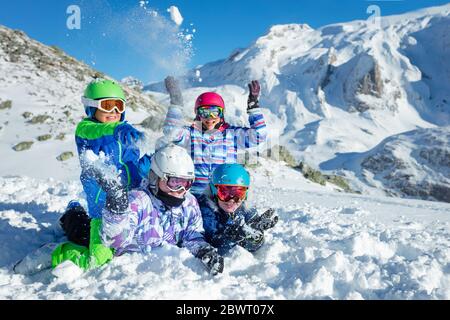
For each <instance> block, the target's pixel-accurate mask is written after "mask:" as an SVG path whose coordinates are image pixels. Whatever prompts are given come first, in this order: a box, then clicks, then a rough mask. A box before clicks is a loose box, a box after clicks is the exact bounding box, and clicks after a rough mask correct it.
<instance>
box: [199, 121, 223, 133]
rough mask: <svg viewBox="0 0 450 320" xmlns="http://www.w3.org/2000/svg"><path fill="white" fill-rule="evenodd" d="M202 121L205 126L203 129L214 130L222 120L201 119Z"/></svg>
mask: <svg viewBox="0 0 450 320" xmlns="http://www.w3.org/2000/svg"><path fill="white" fill-rule="evenodd" d="M200 119H201V120H202V124H203V128H205V129H206V130H213V129H214V128H215V127H216V125H217V124H218V123H219V122H220V118H209V119H204V118H200Z"/></svg>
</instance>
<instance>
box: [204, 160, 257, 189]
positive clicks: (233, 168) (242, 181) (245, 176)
mask: <svg viewBox="0 0 450 320" xmlns="http://www.w3.org/2000/svg"><path fill="white" fill-rule="evenodd" d="M209 184H210V187H211V191H212V193H213V195H214V196H215V195H217V188H216V187H215V186H216V185H229V186H242V187H247V188H248V187H250V174H249V173H248V172H247V170H245V168H244V167H243V166H242V165H240V164H237V163H233V164H221V165H219V166H218V167H217V168H216V169H215V170H214V172H213V174H212V177H211V180H210V182H209Z"/></svg>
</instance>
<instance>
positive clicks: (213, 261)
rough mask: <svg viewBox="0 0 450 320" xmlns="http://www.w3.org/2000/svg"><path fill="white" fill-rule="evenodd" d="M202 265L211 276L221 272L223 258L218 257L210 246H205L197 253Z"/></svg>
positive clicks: (215, 250) (214, 249)
mask: <svg viewBox="0 0 450 320" xmlns="http://www.w3.org/2000/svg"><path fill="white" fill-rule="evenodd" d="M197 258H199V259H200V260H201V261H202V262H203V264H204V265H205V266H206V268H207V269H208V271H209V273H210V274H211V275H213V276H215V275H217V274H218V273H222V272H223V257H222V256H221V255H219V253H218V252H217V249H216V248H214V247H212V246H205V247H203V248H201V249H200V250H199V251H198V253H197Z"/></svg>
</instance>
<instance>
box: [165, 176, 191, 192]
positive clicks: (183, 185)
mask: <svg viewBox="0 0 450 320" xmlns="http://www.w3.org/2000/svg"><path fill="white" fill-rule="evenodd" d="M193 183H194V180H193V179H185V178H179V177H167V178H166V185H167V188H169V190H170V191H173V192H179V191H182V190H184V191H188V190H189V189H190V188H191V187H192V184H193Z"/></svg>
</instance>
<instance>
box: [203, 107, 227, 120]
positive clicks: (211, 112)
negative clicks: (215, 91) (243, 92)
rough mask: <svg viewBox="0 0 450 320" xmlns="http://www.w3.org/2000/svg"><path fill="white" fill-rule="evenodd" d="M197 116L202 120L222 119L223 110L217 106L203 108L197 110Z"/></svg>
mask: <svg viewBox="0 0 450 320" xmlns="http://www.w3.org/2000/svg"><path fill="white" fill-rule="evenodd" d="M197 115H198V116H199V117H200V118H203V119H210V118H222V117H223V108H221V107H219V106H204V107H199V108H198V109H197Z"/></svg>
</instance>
